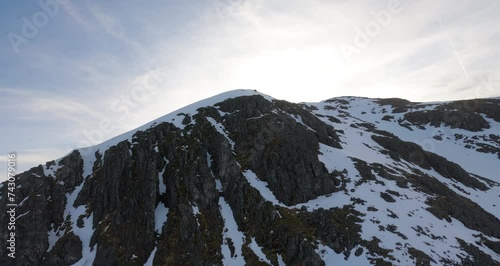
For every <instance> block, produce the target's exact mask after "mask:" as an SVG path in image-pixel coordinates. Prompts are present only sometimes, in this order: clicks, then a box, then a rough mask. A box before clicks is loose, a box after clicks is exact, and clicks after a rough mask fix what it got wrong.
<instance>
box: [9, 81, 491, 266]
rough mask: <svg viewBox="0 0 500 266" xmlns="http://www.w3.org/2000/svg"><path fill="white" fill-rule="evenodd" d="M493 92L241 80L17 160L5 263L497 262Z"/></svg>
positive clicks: (255, 263)
mask: <svg viewBox="0 0 500 266" xmlns="http://www.w3.org/2000/svg"><path fill="white" fill-rule="evenodd" d="M499 135H500V98H492V99H478V100H467V101H455V102H436V103H411V102H408V101H406V100H402V99H368V98H359V97H340V98H333V99H330V100H326V101H323V102H319V103H301V104H294V103H289V102H286V101H280V100H276V99H273V98H272V97H269V96H267V95H263V94H260V93H258V92H256V91H250V90H237V91H230V92H227V93H223V94H220V95H217V96H215V97H212V98H209V99H206V100H203V101H200V102H197V103H194V104H192V105H189V106H187V107H185V108H182V109H180V110H178V111H176V112H173V113H171V114H169V115H166V116H164V117H161V118H159V119H157V120H155V121H152V122H151V123H148V124H146V125H144V126H143V127H141V128H138V129H136V130H133V131H131V132H128V133H125V134H123V135H120V136H118V137H116V138H113V139H111V140H109V141H107V142H104V143H102V144H100V145H97V146H94V147H89V148H82V149H79V150H74V151H72V152H71V153H69V154H68V155H67V156H64V157H63V158H61V159H58V160H55V161H51V162H47V163H46V164H45V165H40V166H37V167H34V168H32V169H30V170H29V171H27V172H24V173H22V174H19V175H17V176H16V189H15V193H16V197H15V200H16V204H17V207H16V217H17V218H16V232H15V233H16V259H12V258H10V257H8V253H9V250H8V249H7V245H9V244H8V242H7V240H8V238H9V233H10V231H9V230H8V228H7V226H4V225H6V224H8V222H9V219H10V218H9V215H4V214H6V213H7V211H8V210H9V208H8V207H7V206H8V203H9V202H8V192H9V191H8V186H7V185H6V183H3V184H2V185H0V193H1V194H0V197H1V198H0V212H1V213H2V216H1V217H0V221H1V224H2V227H1V228H0V240H1V241H0V254H1V256H0V265H371V264H374V265H500V220H499V218H500V184H499V183H500V174H499V173H500V136H499Z"/></svg>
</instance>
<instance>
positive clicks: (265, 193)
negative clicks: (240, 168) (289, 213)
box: [243, 170, 286, 207]
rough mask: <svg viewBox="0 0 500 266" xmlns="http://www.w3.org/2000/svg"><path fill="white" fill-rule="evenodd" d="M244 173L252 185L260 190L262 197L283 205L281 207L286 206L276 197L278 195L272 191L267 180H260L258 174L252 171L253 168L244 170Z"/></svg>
mask: <svg viewBox="0 0 500 266" xmlns="http://www.w3.org/2000/svg"><path fill="white" fill-rule="evenodd" d="M243 175H244V176H245V178H246V180H247V181H248V183H250V185H251V186H252V187H254V188H255V189H257V190H258V191H259V193H260V195H262V197H263V198H264V199H265V200H267V201H269V202H271V203H272V204H274V205H278V206H281V207H286V205H285V204H283V203H281V202H280V201H279V200H278V199H277V198H276V196H275V195H274V194H273V192H272V191H271V189H269V187H268V184H267V182H264V181H262V180H260V179H259V178H258V177H257V175H255V173H254V172H252V171H251V170H246V171H244V172H243Z"/></svg>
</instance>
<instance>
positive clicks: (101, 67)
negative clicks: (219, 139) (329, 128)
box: [0, 0, 500, 179]
mask: <svg viewBox="0 0 500 266" xmlns="http://www.w3.org/2000/svg"><path fill="white" fill-rule="evenodd" d="M0 5H1V8H0V111H1V113H2V116H1V117H0V123H2V125H3V126H2V131H1V133H0V134H1V135H0V154H4V155H5V156H4V157H5V158H0V164H2V165H0V171H1V173H0V179H4V176H5V174H4V173H5V167H4V166H3V165H4V164H5V162H6V154H7V153H8V152H11V151H14V152H17V153H18V163H19V168H20V170H25V169H27V168H29V167H31V166H34V165H37V164H40V163H44V162H45V161H47V160H51V159H56V158H59V157H61V156H63V155H64V154H66V153H67V152H69V151H70V150H71V149H73V148H77V147H82V146H86V145H92V144H96V143H98V142H101V141H104V140H106V139H108V138H111V137H113V136H116V135H118V134H120V133H123V132H125V131H128V130H131V129H133V128H136V127H138V126H140V125H142V124H144V123H146V122H148V121H150V120H153V119H155V118H157V117H159V116H161V115H164V114H166V113H169V112H171V111H174V110H175V109H177V108H180V107H182V106H184V105H187V104H189V103H191V102H194V101H197V100H200V99H203V98H206V97H209V96H211V95H214V94H217V93H220V92H222V91H227V90H231V89H238V88H247V89H257V90H259V91H261V92H264V93H266V94H269V95H271V96H274V97H276V98H281V99H285V100H289V101H295V102H298V101H320V100H324V99H327V98H330V97H335V96H343V95H355V96H367V97H400V98H406V99H409V100H413V101H436V100H454V99H466V98H482V97H493V96H500V88H499V82H498V81H497V80H498V78H499V77H498V74H499V70H500V49H498V47H500V19H499V17H498V14H499V13H500V3H499V2H498V1H495V0H481V1H470V0H458V1H452V0H443V1H439V3H435V1H430V0H399V1H398V0H383V1H345V0H338V1H330V0H309V1H302V0H274V1H265V0H207V1H198V0H183V1H180V0H178V1H173V0H167V1H160V0H148V1H142V2H137V1H117V0H111V1H90V0H86V1H85V0H84V1H75V0H59V1H56V0H40V1H32V0H30V1H28V0H19V1H4V2H2V3H1V4H0ZM47 6H48V7H49V8H47ZM26 21H28V22H27V23H26ZM27 24H29V25H28V26H27ZM23 27H24V30H23ZM33 28H34V31H33ZM27 30H28V31H27ZM29 30H31V31H29ZM13 36H14V37H13ZM96 132H99V133H96Z"/></svg>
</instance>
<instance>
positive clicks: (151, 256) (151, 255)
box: [144, 247, 158, 266]
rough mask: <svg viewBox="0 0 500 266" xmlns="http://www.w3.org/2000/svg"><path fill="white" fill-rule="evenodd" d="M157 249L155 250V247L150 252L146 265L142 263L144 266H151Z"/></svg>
mask: <svg viewBox="0 0 500 266" xmlns="http://www.w3.org/2000/svg"><path fill="white" fill-rule="evenodd" d="M157 249H158V248H157V247H155V248H154V249H153V251H151V254H150V255H149V258H148V260H147V261H146V263H144V266H153V260H154V259H155V255H156V250H157Z"/></svg>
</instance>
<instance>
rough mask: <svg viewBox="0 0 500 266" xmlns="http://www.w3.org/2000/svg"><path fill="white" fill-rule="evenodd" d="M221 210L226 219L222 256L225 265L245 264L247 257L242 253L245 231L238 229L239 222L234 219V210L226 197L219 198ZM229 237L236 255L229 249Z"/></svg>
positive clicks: (223, 217)
mask: <svg viewBox="0 0 500 266" xmlns="http://www.w3.org/2000/svg"><path fill="white" fill-rule="evenodd" d="M219 206H220V212H221V215H222V219H224V229H223V240H222V246H221V249H222V256H223V257H224V258H223V264H224V265H230V266H232V265H235V266H240V265H241V266H243V265H246V264H245V259H244V258H243V254H242V249H241V248H242V246H243V243H244V241H245V236H244V234H243V232H241V231H240V230H239V229H238V224H236V221H235V220H234V216H233V210H231V207H230V206H229V204H227V202H226V201H225V200H224V197H220V198H219ZM228 239H231V241H232V242H233V245H234V248H235V252H234V253H235V254H234V257H232V256H231V251H230V249H229V244H228Z"/></svg>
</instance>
